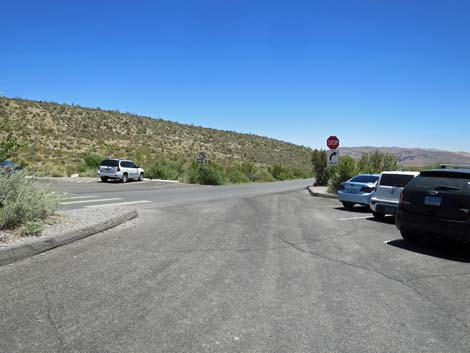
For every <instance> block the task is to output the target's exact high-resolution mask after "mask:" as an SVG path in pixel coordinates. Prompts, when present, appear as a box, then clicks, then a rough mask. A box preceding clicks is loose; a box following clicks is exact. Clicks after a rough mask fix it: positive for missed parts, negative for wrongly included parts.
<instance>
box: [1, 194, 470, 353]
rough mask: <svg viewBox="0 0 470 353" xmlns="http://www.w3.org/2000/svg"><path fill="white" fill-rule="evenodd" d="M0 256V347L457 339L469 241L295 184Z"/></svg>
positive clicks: (449, 345) (124, 348) (326, 346)
mask: <svg viewBox="0 0 470 353" xmlns="http://www.w3.org/2000/svg"><path fill="white" fill-rule="evenodd" d="M140 213H141V218H140V219H138V220H137V221H135V222H133V223H131V224H129V225H126V226H122V227H119V228H117V229H113V230H110V231H107V232H104V233H102V234H99V235H97V236H93V237H90V238H87V239H85V240H82V241H80V242H79V243H74V244H71V245H69V246H66V247H62V248H58V249H55V250H52V251H50V252H48V253H46V254H45V255H43V256H38V257H36V258H34V259H30V260H25V261H21V262H18V263H15V264H13V265H12V266H6V267H2V268H0V283H2V286H1V287H0V296H1V297H2V298H4V299H3V304H2V305H1V306H0V352H31V351H34V352H60V351H62V352H64V351H67V352H85V351H87V352H348V353H350V352H358V353H364V352H406V353H408V352H423V353H424V352H425V353H429V352H439V353H442V352H469V351H470V338H469V335H468V332H469V326H470V269H469V262H470V252H469V250H468V249H465V248H446V247H442V246H436V245H413V244H410V243H407V242H405V241H403V240H401V237H400V235H399V232H398V231H397V230H396V229H395V226H394V225H393V219H391V218H387V219H386V220H384V221H382V222H377V221H375V220H373V219H372V218H371V217H370V216H369V214H368V213H367V212H366V210H365V209H359V208H358V209H355V210H353V211H347V210H345V209H343V208H342V207H341V205H340V204H339V203H338V202H337V201H336V200H332V199H321V198H313V197H311V196H310V195H309V194H308V192H307V191H306V190H301V189H298V190H297V191H288V192H280V193H279V192H278V193H269V194H262V195H248V196H246V195H245V196H243V195H242V196H241V197H228V198H225V199H217V200H208V201H207V200H206V201H198V202H196V201H194V202H191V203H190V204H183V203H180V204H176V205H165V204H158V203H156V204H154V205H153V207H152V208H142V209H141V210H140Z"/></svg>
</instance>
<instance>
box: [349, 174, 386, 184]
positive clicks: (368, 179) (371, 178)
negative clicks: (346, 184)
mask: <svg viewBox="0 0 470 353" xmlns="http://www.w3.org/2000/svg"><path fill="white" fill-rule="evenodd" d="M378 179H379V177H378V176H377V175H358V176H356V177H354V178H352V179H351V180H350V181H351V182H353V183H375V182H376V181H377V180H378Z"/></svg>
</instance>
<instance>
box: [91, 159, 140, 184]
mask: <svg viewBox="0 0 470 353" xmlns="http://www.w3.org/2000/svg"><path fill="white" fill-rule="evenodd" d="M98 176H99V177H100V178H101V181H102V182H103V183H105V182H107V181H108V180H109V179H117V180H121V181H122V182H123V183H125V182H127V181H128V180H129V179H134V180H138V181H142V180H144V170H143V169H142V168H140V167H139V166H138V165H137V164H135V163H134V162H132V161H127V160H120V159H105V160H104V161H103V162H101V164H100V170H99V171H98Z"/></svg>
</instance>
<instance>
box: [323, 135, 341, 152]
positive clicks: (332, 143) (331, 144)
mask: <svg viewBox="0 0 470 353" xmlns="http://www.w3.org/2000/svg"><path fill="white" fill-rule="evenodd" d="M326 145H327V146H328V148H330V149H332V150H335V149H337V148H338V147H339V139H338V138H337V137H336V136H330V137H328V139H327V140H326Z"/></svg>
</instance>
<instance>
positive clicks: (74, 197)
mask: <svg viewBox="0 0 470 353" xmlns="http://www.w3.org/2000/svg"><path fill="white" fill-rule="evenodd" d="M94 197H97V195H86V196H71V197H67V200H78V199H92V198H94Z"/></svg>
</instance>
